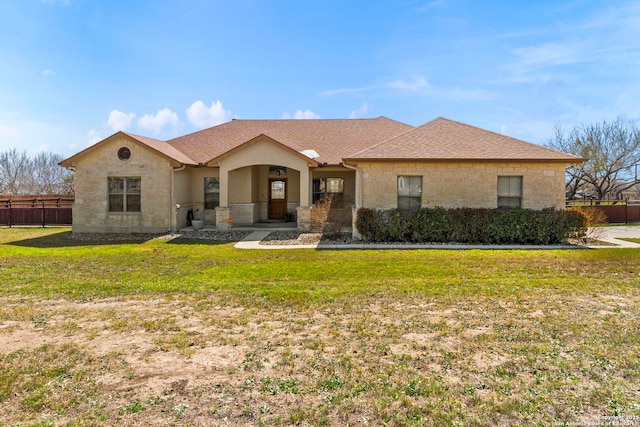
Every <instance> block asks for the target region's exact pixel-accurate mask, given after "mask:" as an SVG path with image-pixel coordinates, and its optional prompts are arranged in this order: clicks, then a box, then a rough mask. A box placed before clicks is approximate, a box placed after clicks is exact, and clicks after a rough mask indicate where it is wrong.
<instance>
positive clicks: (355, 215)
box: [351, 205, 362, 240]
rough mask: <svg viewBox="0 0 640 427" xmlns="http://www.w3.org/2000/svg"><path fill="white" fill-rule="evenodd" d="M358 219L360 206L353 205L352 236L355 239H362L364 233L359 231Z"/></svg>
mask: <svg viewBox="0 0 640 427" xmlns="http://www.w3.org/2000/svg"><path fill="white" fill-rule="evenodd" d="M357 220H358V207H357V206H356V205H351V238H352V239H353V240H362V235H361V234H360V233H358V228H357V227H356V221H357Z"/></svg>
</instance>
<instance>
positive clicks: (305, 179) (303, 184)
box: [300, 166, 311, 208]
mask: <svg viewBox="0 0 640 427" xmlns="http://www.w3.org/2000/svg"><path fill="white" fill-rule="evenodd" d="M310 188H311V182H310V180H309V166H307V167H305V168H302V169H301V170H300V207H301V208H306V207H308V206H309V205H310V204H311V197H310V194H311V191H310Z"/></svg>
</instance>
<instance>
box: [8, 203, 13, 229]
mask: <svg viewBox="0 0 640 427" xmlns="http://www.w3.org/2000/svg"><path fill="white" fill-rule="evenodd" d="M12 223H13V208H12V207H11V199H9V228H11V227H12V226H13V224H12Z"/></svg>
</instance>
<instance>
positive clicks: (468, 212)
mask: <svg viewBox="0 0 640 427" xmlns="http://www.w3.org/2000/svg"><path fill="white" fill-rule="evenodd" d="M585 221H586V219H585V216H583V215H581V214H580V213H578V212H572V211H564V210H554V209H544V210H541V211H536V210H531V209H472V208H458V209H444V208H423V209H420V210H418V211H417V212H413V213H409V212H406V211H399V210H396V209H393V210H387V211H378V210H375V209H367V208H362V209H359V210H358V217H357V218H356V228H357V229H358V232H359V233H360V234H361V235H362V236H363V237H364V238H365V239H366V240H370V241H374V242H418V243H424V242H432V243H446V242H458V243H479V244H521V245H522V244H533V245H549V244H556V243H560V242H563V241H564V240H566V238H568V237H579V236H581V235H584V233H585V230H586V226H585V224H586V222H585Z"/></svg>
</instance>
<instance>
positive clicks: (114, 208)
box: [108, 177, 141, 212]
mask: <svg viewBox="0 0 640 427" xmlns="http://www.w3.org/2000/svg"><path fill="white" fill-rule="evenodd" d="M108 184H109V212H140V195H141V191H140V189H141V179H140V177H109V178H108Z"/></svg>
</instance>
